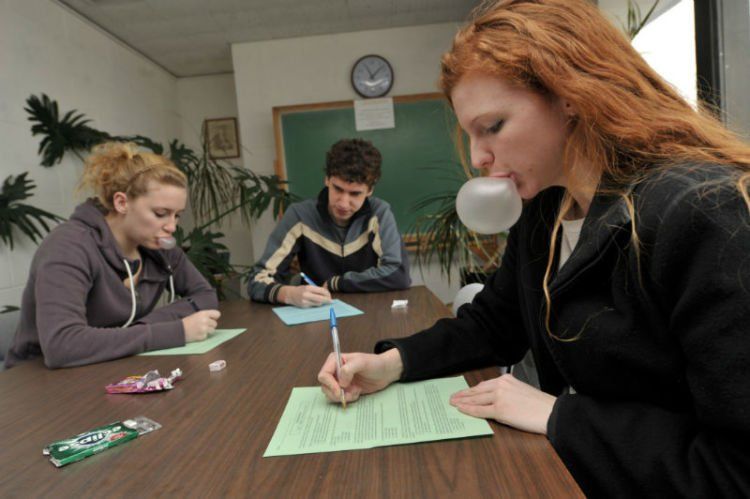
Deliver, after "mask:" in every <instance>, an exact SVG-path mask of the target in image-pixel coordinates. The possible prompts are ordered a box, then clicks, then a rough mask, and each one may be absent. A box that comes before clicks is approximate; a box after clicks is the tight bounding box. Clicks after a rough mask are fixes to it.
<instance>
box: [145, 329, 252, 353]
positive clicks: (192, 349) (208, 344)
mask: <svg viewBox="0 0 750 499" xmlns="http://www.w3.org/2000/svg"><path fill="white" fill-rule="evenodd" d="M244 332H245V329H217V330H216V331H214V332H213V333H211V334H209V335H208V338H206V339H205V340H203V341H193V342H192V343H187V344H186V345H185V346H183V347H175V348H165V349H164V350H151V351H150V352H143V353H141V354H138V355H195V354H201V353H206V352H209V351H211V350H213V349H214V348H216V347H218V346H219V345H221V344H222V343H224V342H225V341H229V340H231V339H232V338H234V337H235V336H237V335H239V334H241V333H244Z"/></svg>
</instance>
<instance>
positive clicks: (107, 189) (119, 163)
mask: <svg viewBox="0 0 750 499" xmlns="http://www.w3.org/2000/svg"><path fill="white" fill-rule="evenodd" d="M151 181H155V182H158V183H160V184H165V185H173V186H175V187H181V188H183V189H187V177H186V176H185V174H184V173H182V171H180V169H179V168H177V167H176V166H175V165H174V163H172V162H171V161H170V160H168V159H167V158H165V157H164V156H161V155H159V154H154V153H150V152H144V151H140V150H139V149H138V146H136V145H135V144H133V143H132V142H107V143H104V144H100V145H98V146H96V147H94V148H93V150H92V151H91V155H90V156H89V157H88V158H86V161H85V165H84V169H83V175H82V176H81V182H80V184H79V186H78V188H79V189H83V188H87V189H90V190H91V191H93V192H94V194H95V195H96V198H97V199H98V201H99V203H100V204H101V205H102V207H104V208H105V209H106V210H107V211H108V212H109V211H112V210H113V209H114V206H113V198H114V195H115V193H117V192H124V193H125V194H126V195H127V196H128V197H129V198H133V199H134V198H137V197H138V196H141V195H142V194H144V193H145V192H146V190H147V189H148V185H149V182H151Z"/></svg>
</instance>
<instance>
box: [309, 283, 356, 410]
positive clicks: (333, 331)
mask: <svg viewBox="0 0 750 499" xmlns="http://www.w3.org/2000/svg"><path fill="white" fill-rule="evenodd" d="M303 275H304V274H303ZM331 339H332V340H333V352H334V353H335V354H336V378H337V379H338V380H341V345H340V344H339V330H338V328H337V327H336V312H334V311H333V307H331ZM339 393H340V394H341V405H342V406H343V407H344V409H346V395H344V389H343V388H341V387H339Z"/></svg>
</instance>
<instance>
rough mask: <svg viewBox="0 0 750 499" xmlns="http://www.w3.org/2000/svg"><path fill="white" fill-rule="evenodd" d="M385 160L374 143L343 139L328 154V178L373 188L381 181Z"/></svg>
mask: <svg viewBox="0 0 750 499" xmlns="http://www.w3.org/2000/svg"><path fill="white" fill-rule="evenodd" d="M382 161H383V158H382V156H381V155H380V151H378V150H377V149H376V148H375V146H373V145H372V142H370V141H368V140H364V139H342V140H339V141H338V142H336V143H335V144H333V146H332V147H331V150H330V151H328V153H327V154H326V177H339V178H341V179H343V180H345V181H347V182H357V183H360V184H367V186H368V187H370V188H373V187H374V186H375V184H376V183H377V182H378V180H380V163H382Z"/></svg>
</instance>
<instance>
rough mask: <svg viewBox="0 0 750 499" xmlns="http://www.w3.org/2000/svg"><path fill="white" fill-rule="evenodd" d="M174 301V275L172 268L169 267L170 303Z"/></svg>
mask: <svg viewBox="0 0 750 499" xmlns="http://www.w3.org/2000/svg"><path fill="white" fill-rule="evenodd" d="M172 303H174V277H173V276H172V269H171V268H170V269H169V304H170V305H171V304H172Z"/></svg>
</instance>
